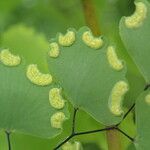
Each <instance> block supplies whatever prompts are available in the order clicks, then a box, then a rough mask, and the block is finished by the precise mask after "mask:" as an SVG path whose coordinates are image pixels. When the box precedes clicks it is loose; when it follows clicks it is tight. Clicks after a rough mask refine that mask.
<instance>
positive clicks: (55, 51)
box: [48, 42, 60, 58]
mask: <svg viewBox="0 0 150 150" xmlns="http://www.w3.org/2000/svg"><path fill="white" fill-rule="evenodd" d="M49 46H50V51H49V52H48V55H49V56H50V57H54V58H56V57H58V56H59V53H60V52H59V46H58V44H57V43H56V42H52V43H50V45H49Z"/></svg>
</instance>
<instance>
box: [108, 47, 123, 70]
mask: <svg viewBox="0 0 150 150" xmlns="http://www.w3.org/2000/svg"><path fill="white" fill-rule="evenodd" d="M107 59H108V62H109V64H110V66H111V67H112V68H113V69H115V70H117V71H119V70H121V69H122V68H123V64H122V61H121V60H119V59H118V56H117V54H116V52H115V48H114V47H113V46H109V47H108V48H107Z"/></svg>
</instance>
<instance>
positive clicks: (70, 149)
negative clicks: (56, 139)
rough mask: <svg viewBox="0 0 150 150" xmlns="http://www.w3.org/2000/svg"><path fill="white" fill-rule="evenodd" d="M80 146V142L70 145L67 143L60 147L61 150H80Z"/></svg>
mask: <svg viewBox="0 0 150 150" xmlns="http://www.w3.org/2000/svg"><path fill="white" fill-rule="evenodd" d="M81 149H82V146H81V143H80V142H74V143H70V142H67V143H65V144H64V145H63V146H62V150H81Z"/></svg>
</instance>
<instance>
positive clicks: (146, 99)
mask: <svg viewBox="0 0 150 150" xmlns="http://www.w3.org/2000/svg"><path fill="white" fill-rule="evenodd" d="M145 102H146V103H147V104H149V105H150V94H148V95H146V96H145Z"/></svg>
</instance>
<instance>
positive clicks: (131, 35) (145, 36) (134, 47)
mask: <svg viewBox="0 0 150 150" xmlns="http://www.w3.org/2000/svg"><path fill="white" fill-rule="evenodd" d="M138 3H142V4H144V6H145V7H146V12H145V10H141V11H139V13H136V18H137V20H136V19H135V18H133V19H135V21H133V20H132V21H131V20H130V23H129V24H130V27H128V26H127V25H126V23H125V22H126V17H123V18H122V19H121V21H120V35H121V38H122V41H123V42H124V45H125V46H126V48H127V50H128V52H129V54H130V56H131V57H132V58H133V60H134V62H135V63H136V65H137V66H138V68H139V69H140V71H141V73H142V74H143V76H144V78H145V80H146V82H148V83H149V82H150V70H149V63H150V61H149V60H150V59H149V55H150V51H149V48H150V42H149V35H150V4H149V2H147V1H146V0H137V1H136V4H138ZM136 12H137V11H136ZM142 12H143V13H142ZM143 14H145V15H144V16H143Z"/></svg>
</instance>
